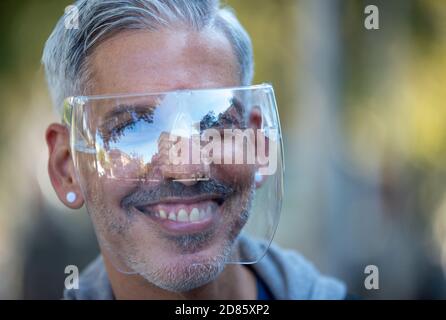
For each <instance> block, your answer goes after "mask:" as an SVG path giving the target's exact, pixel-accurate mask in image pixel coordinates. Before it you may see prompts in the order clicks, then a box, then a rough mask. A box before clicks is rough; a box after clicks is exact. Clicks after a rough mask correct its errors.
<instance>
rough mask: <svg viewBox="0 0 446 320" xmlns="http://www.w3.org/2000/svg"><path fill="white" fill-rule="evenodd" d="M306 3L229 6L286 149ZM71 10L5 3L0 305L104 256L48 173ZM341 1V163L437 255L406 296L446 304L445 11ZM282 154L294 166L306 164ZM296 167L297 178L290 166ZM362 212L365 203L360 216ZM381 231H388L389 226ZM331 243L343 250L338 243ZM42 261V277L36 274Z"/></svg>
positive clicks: (405, 3)
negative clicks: (49, 134) (46, 63)
mask: <svg viewBox="0 0 446 320" xmlns="http://www.w3.org/2000/svg"><path fill="white" fill-rule="evenodd" d="M304 1H312V0H301V1H298V0H274V1H272V0H243V1H236V0H228V1H226V3H228V4H229V5H230V6H232V7H233V8H234V9H235V11H236V12H237V15H238V16H239V18H240V20H241V22H242V24H243V25H244V26H245V27H246V29H247V30H248V32H249V33H250V35H251V36H252V39H253V44H254V51H255V61H256V74H255V82H265V81H267V82H272V83H273V84H274V87H275V90H276V94H277V99H278V105H279V109H280V114H281V119H282V122H283V123H282V125H283V130H284V132H285V142H286V145H292V144H294V143H295V141H296V137H295V136H293V134H295V133H294V132H295V131H294V129H295V127H296V126H297V123H298V121H299V117H300V109H299V108H298V107H297V106H296V104H297V101H298V96H297V92H299V91H298V90H297V89H298V88H300V87H302V86H304V84H305V79H306V77H307V76H308V75H306V74H302V73H301V72H300V70H299V61H300V58H301V57H300V54H301V53H302V52H305V48H299V41H298V40H299V39H298V32H297V31H298V30H297V25H298V24H297V22H298V21H296V19H297V16H298V15H297V14H296V13H297V12H298V11H299V8H300V6H301V5H302V3H303V2H304ZM327 1H331V0H327ZM70 3H71V1H65V0H45V1H43V0H21V1H16V0H3V1H1V2H0V101H2V106H1V107H0V174H1V179H0V181H1V182H0V278H2V280H0V298H3V297H6V298H11V297H12V298H14V297H40V298H48V297H51V298H57V297H58V296H60V291H61V289H60V290H59V289H58V288H62V284H63V281H62V279H63V276H64V275H63V270H62V267H63V266H64V265H67V264H70V263H73V261H75V262H76V263H78V264H79V265H80V266H84V265H85V264H86V263H87V262H88V260H89V259H90V258H92V257H93V256H94V255H95V254H96V253H97V247H96V244H95V242H94V236H93V233H92V230H91V226H90V225H89V224H88V216H87V214H85V212H83V214H81V215H76V216H72V215H70V214H68V213H67V211H65V210H64V209H63V208H62V207H61V206H60V205H57V199H56V197H55V195H54V192H53V191H52V190H51V186H50V185H49V182H48V181H47V180H48V178H47V177H46V168H45V166H46V165H45V159H46V152H47V151H46V147H45V145H44V141H43V135H44V130H45V127H46V125H47V124H48V123H49V122H50V121H53V120H54V119H55V117H54V115H52V108H51V106H50V102H49V98H48V94H47V92H46V87H45V83H44V78H43V73H42V70H41V67H40V58H41V54H42V49H43V46H44V43H45V40H46V39H47V37H48V36H49V34H50V32H51V30H52V28H53V27H54V25H55V23H56V21H57V19H58V18H59V17H60V16H61V15H62V14H63V10H64V7H65V6H66V5H68V4H70ZM336 3H337V5H338V10H339V13H340V17H339V21H340V39H341V40H340V41H341V43H340V47H341V59H340V60H341V61H340V64H339V66H336V67H337V70H338V72H339V74H338V75H337V79H336V81H337V85H338V88H339V90H340V91H341V92H340V95H341V100H342V101H341V103H340V104H339V107H338V109H337V110H336V113H337V114H338V115H339V119H341V120H340V121H341V123H340V128H341V131H342V132H341V137H342V140H343V149H342V157H341V159H339V161H340V162H341V163H342V166H343V168H344V171H347V173H348V179H351V180H352V181H353V184H354V186H355V187H357V189H358V190H360V189H361V188H363V189H364V190H366V191H364V192H365V193H366V192H368V191H367V190H368V189H367V186H370V185H371V184H372V183H373V181H379V182H378V184H379V190H380V193H381V194H382V199H381V201H382V204H383V213H382V212H380V213H376V216H379V217H381V216H380V214H383V215H384V216H389V217H390V219H394V221H396V222H395V224H397V225H398V224H399V225H404V223H406V222H407V220H405V219H408V218H407V217H409V218H411V217H415V221H416V227H413V226H412V225H410V224H408V225H407V226H408V228H411V229H413V232H414V233H415V234H417V236H413V237H412V233H410V236H407V238H404V237H401V239H402V240H401V242H404V243H405V247H404V248H408V251H411V250H412V248H413V251H414V252H415V253H414V254H415V255H417V259H426V256H429V257H431V256H432V257H433V258H432V260H433V261H434V262H432V263H430V262H426V263H424V262H423V263H421V265H422V266H423V269H417V265H415V269H414V270H415V271H414V272H415V274H416V276H417V277H419V278H420V279H421V280H420V281H421V282H422V284H421V285H420V287H419V288H418V289H417V290H418V291H417V292H411V293H407V294H406V295H403V293H401V295H402V296H404V297H420V296H422V297H425V296H433V297H443V298H444V297H446V296H444V295H443V296H442V294H443V293H442V291H441V290H439V291H435V290H434V289H432V282H435V283H437V284H438V282H439V281H438V278H432V274H435V272H432V270H434V271H435V269H434V266H432V265H435V263H436V262H438V261H439V260H440V259H439V258H438V255H437V253H436V251H435V248H434V247H433V245H432V244H431V243H430V242H429V239H430V238H431V237H432V226H434V225H435V226H436V231H437V233H436V236H437V239H438V240H439V244H440V246H442V248H443V252H444V256H445V257H446V248H445V247H444V245H445V244H446V235H445V234H446V231H444V230H446V227H445V228H441V227H439V226H440V225H442V224H444V225H446V223H443V221H444V220H445V217H446V211H445V208H446V206H445V205H444V203H446V200H445V199H446V185H445V178H446V171H445V166H444V159H445V158H446V157H445V156H446V108H445V104H444V101H446V91H445V90H444V88H443V87H444V84H445V83H446V76H445V75H446V3H445V2H444V1H439V0H391V1H384V0H373V1H372V0H345V1H337V2H336ZM368 4H376V5H378V7H379V8H380V26H381V28H380V30H377V31H373V32H371V31H367V30H366V29H365V28H364V27H363V21H364V20H363V19H364V13H363V11H364V7H365V6H366V5H368ZM304 31H306V30H304ZM310 31H311V30H308V32H310ZM302 49H303V50H302ZM308 107H312V106H308ZM286 156H287V163H291V164H293V163H295V161H296V159H297V157H298V155H295V154H290V153H288V154H287V155H286ZM288 168H291V169H290V170H291V171H292V170H293V166H292V165H291V166H288ZM377 168H378V169H377ZM296 183H297V182H296ZM293 184H294V181H292V182H291V183H289V184H288V185H291V186H292V185H293ZM364 186H366V187H364ZM293 192H294V189H293V188H290V190H289V191H288V195H291V197H293ZM355 200H356V199H355ZM287 201H288V202H289V201H290V199H289V198H288V199H285V202H287ZM352 201H353V200H352ZM358 202H359V200H358ZM366 205H367V204H366V203H365V202H364V203H360V204H359V207H361V208H362V207H363V206H364V207H365V206H366ZM285 208H286V205H285ZM311 214H313V213H312V212H309V213H308V215H311ZM383 221H384V222H382V223H383V225H385V226H387V225H391V223H392V222H389V221H388V220H383ZM320 223H321V224H323V223H324V221H321V222H320ZM375 231H376V230H375ZM345 232H346V231H345ZM376 232H379V231H376ZM351 234H352V235H353V234H354V231H351ZM292 236H293V235H287V237H288V238H287V239H290V240H289V243H288V245H289V246H291V247H297V248H299V247H300V245H299V244H296V243H294V242H293V241H294V240H293V237H292ZM352 237H353V236H352ZM39 239H40V241H39ZM420 239H421V240H422V241H426V243H427V245H426V246H425V247H424V246H422V245H419V244H416V243H415V242H417V241H418V240H420ZM325 241H326V242H327V243H330V242H335V241H336V237H332V238H329V237H327V238H325ZM374 241H380V237H377V239H376V240H374ZM382 245H383V247H386V246H387V243H385V244H384V243H382ZM417 245H418V246H421V247H420V249H417V250H420V251H424V250H425V251H428V252H427V253H423V254H425V255H422V254H420V253H419V251H416V248H417ZM309 248H311V249H314V250H308V251H307V252H308V253H310V254H312V255H313V256H311V258H315V257H317V254H322V253H320V252H318V247H317V245H314V246H313V247H309ZM355 254H356V255H357V256H359V254H358V253H351V255H352V257H351V260H348V261H345V262H343V263H344V265H347V264H350V265H348V266H347V267H349V266H350V267H351V268H354V267H356V266H357V265H361V263H363V262H364V261H365V260H361V259H360V258H356V260H355V259H354V255H355ZM339 259H341V258H339ZM36 261H37V262H38V267H32V265H33V264H34V266H35V263H36ZM337 262H339V261H334V262H333V263H337ZM443 262H444V263H446V258H444V261H443ZM347 267H346V270H350V269H348V268H347ZM406 269H409V266H407V268H406ZM392 270H393V269H392ZM395 272H397V271H395ZM392 275H393V274H392V273H391V275H390V277H391V276H392ZM343 276H344V277H345V278H344V280H346V281H347V282H348V284H349V285H351V286H352V287H354V288H355V287H356V288H359V287H360V286H361V285H362V279H361V278H356V277H355V276H354V275H351V276H349V275H343ZM414 277H415V276H414ZM429 277H431V278H429ZM407 280H408V281H412V280H413V279H407ZM45 283H47V284H48V283H51V285H48V286H47V290H43V289H42V287H44V286H45ZM398 285H399V284H394V286H395V287H397V286H398ZM426 288H427V289H426Z"/></svg>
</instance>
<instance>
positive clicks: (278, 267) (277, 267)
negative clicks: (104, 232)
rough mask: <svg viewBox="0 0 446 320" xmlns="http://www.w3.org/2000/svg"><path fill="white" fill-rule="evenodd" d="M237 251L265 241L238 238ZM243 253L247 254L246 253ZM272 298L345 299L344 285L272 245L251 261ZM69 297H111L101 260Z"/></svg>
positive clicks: (252, 250) (257, 248)
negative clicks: (259, 256) (262, 254)
mask: <svg viewBox="0 0 446 320" xmlns="http://www.w3.org/2000/svg"><path fill="white" fill-rule="evenodd" d="M239 243H240V252H241V254H242V256H243V255H244V254H245V253H249V255H256V253H258V252H260V253H261V252H263V251H264V248H265V247H264V246H265V243H264V242H261V241H256V240H253V239H249V238H246V237H245V238H242V239H241V240H240V241H239ZM245 256H246V255H245ZM252 268H253V270H254V272H256V273H257V275H258V276H259V277H260V278H261V279H262V280H263V282H264V283H265V284H266V286H267V287H268V289H269V290H270V291H271V293H272V294H273V296H274V297H275V299H293V300H294V299H299V300H300V299H316V300H321V299H344V298H345V296H346V288H345V285H344V284H343V283H341V282H340V281H338V280H336V279H333V278H330V277H326V276H324V275H321V274H320V273H319V272H318V271H317V270H316V268H315V267H314V266H313V265H312V264H311V263H309V262H308V261H307V260H305V258H303V257H302V256H301V255H300V254H298V253H297V252H295V251H292V250H284V249H282V248H279V247H278V246H276V245H274V244H273V245H271V247H270V248H269V249H268V251H267V253H266V254H265V256H264V257H263V258H262V259H261V260H260V261H259V262H258V263H256V264H254V265H252ZM64 298H65V299H69V300H110V299H113V292H112V289H111V286H110V282H109V279H108V276H107V272H106V270H105V267H104V263H103V261H102V256H99V257H98V258H97V259H95V260H94V261H93V262H92V263H91V264H90V265H89V266H88V267H87V268H86V269H85V270H84V271H83V272H82V274H81V276H80V279H79V289H71V290H65V291H64Z"/></svg>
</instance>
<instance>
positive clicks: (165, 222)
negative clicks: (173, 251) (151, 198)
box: [144, 200, 221, 235]
mask: <svg viewBox="0 0 446 320" xmlns="http://www.w3.org/2000/svg"><path fill="white" fill-rule="evenodd" d="M207 206H211V207H212V209H213V210H212V214H211V215H210V216H209V217H206V218H204V219H201V220H199V221H194V222H190V221H174V220H169V219H163V218H160V217H157V216H156V215H155V214H152V213H150V214H147V213H144V215H145V216H147V217H148V218H150V219H151V220H152V221H154V222H156V223H157V224H158V225H159V226H160V227H161V228H162V229H164V230H165V231H167V232H169V233H172V234H175V235H180V234H189V233H197V232H203V231H206V230H208V229H211V228H212V227H213V226H215V225H217V223H218V221H219V219H220V217H221V214H220V205H218V204H217V203H215V202H214V201H209V200H207V201H200V202H195V203H187V204H182V203H175V204H162V205H156V206H153V207H151V210H150V211H151V212H158V210H159V209H160V207H162V209H163V210H164V211H166V212H171V211H173V210H179V208H188V209H189V210H190V208H193V207H196V208H199V209H201V208H206V207H207ZM176 212H177V211H176ZM188 212H190V211H188Z"/></svg>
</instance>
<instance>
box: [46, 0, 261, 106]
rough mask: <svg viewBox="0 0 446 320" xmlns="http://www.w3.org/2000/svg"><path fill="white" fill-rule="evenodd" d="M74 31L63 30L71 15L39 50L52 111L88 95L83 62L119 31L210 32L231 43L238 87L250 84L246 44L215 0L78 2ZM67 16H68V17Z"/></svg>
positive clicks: (231, 15) (250, 66)
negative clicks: (74, 97)
mask: <svg viewBox="0 0 446 320" xmlns="http://www.w3.org/2000/svg"><path fill="white" fill-rule="evenodd" d="M72 8H75V10H76V13H77V14H78V23H77V26H76V27H77V28H67V27H66V21H67V18H69V16H68V15H69V14H70V12H69V11H67V12H66V14H65V15H64V16H62V17H61V18H60V20H59V21H58V23H57V24H56V27H55V28H54V30H53V32H52V33H51V35H50V37H49V38H48V40H47V41H46V44H45V48H44V51H43V57H42V64H43V65H44V67H45V74H46V79H47V82H48V86H49V91H50V94H51V98H52V101H53V104H54V106H55V107H56V109H57V111H58V112H59V113H60V112H61V109H62V104H63V99H64V98H65V97H68V96H72V95H81V94H87V91H86V88H87V85H86V82H87V81H88V78H89V72H88V68H87V58H88V56H89V55H90V54H91V52H92V50H93V49H94V48H95V47H96V46H97V45H98V44H99V43H100V42H102V41H104V40H105V39H106V38H108V37H111V36H113V35H114V34H116V33H118V32H119V31H122V30H128V29H134V30H136V29H147V30H158V29H160V28H168V27H173V26H177V25H183V26H185V27H188V28H192V29H193V30H196V31H200V30H202V29H204V28H207V27H213V28H216V29H217V30H220V31H222V32H223V33H224V34H225V36H226V37H227V38H228V40H229V41H230V43H231V45H232V48H233V51H234V53H235V56H236V58H237V61H238V64H239V72H240V83H241V85H250V84H251V81H252V78H253V73H254V62H253V53H252V44H251V39H250V37H249V35H248V33H247V32H246V30H245V29H244V28H243V26H242V25H241V24H240V23H239V21H238V20H237V18H236V17H235V15H234V13H233V12H232V10H231V9H230V8H228V7H224V8H221V7H220V1H219V0H78V1H76V2H75V3H74V6H73V7H72ZM71 13H72V12H71Z"/></svg>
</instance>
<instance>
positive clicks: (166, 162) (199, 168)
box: [152, 134, 209, 186]
mask: <svg viewBox="0 0 446 320" xmlns="http://www.w3.org/2000/svg"><path fill="white" fill-rule="evenodd" d="M177 143H179V142H177ZM182 143H183V144H182V149H181V152H185V153H183V155H182V156H180V157H179V158H181V160H182V161H181V163H178V164H174V163H172V159H171V154H170V152H171V151H172V148H173V147H174V144H175V142H174V141H171V140H170V139H169V135H168V134H161V136H160V138H159V140H158V157H157V163H156V164H155V163H153V161H152V165H155V166H157V167H158V168H159V172H160V174H161V176H162V178H163V179H169V180H173V181H177V182H180V183H182V184H184V185H186V186H192V185H194V184H196V183H197V182H198V181H200V180H205V179H207V178H208V177H209V165H207V164H203V163H202V161H201V159H200V161H199V163H198V164H195V163H196V162H197V161H194V163H191V162H192V161H189V160H190V158H191V157H189V155H191V154H192V152H195V154H197V153H196V152H197V149H195V150H193V149H194V148H197V147H198V148H199V147H200V145H199V143H198V146H197V145H196V143H195V145H194V143H190V140H189V139H184V138H183V140H182ZM186 146H187V147H186ZM199 151H200V149H198V152H199ZM198 154H199V153H198Z"/></svg>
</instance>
